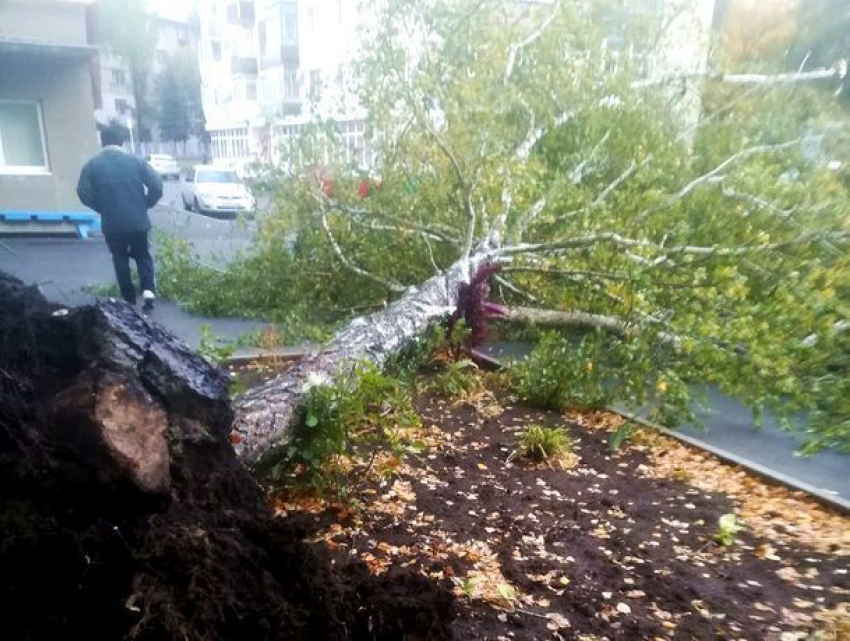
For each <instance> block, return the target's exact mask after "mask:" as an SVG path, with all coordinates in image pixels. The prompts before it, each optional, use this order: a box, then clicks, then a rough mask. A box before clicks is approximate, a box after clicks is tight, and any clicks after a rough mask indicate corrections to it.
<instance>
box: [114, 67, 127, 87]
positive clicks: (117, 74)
mask: <svg viewBox="0 0 850 641" xmlns="http://www.w3.org/2000/svg"><path fill="white" fill-rule="evenodd" d="M126 84H127V74H126V73H125V71H124V70H123V69H113V70H112V85H113V86H115V87H124V86H125V85H126Z"/></svg>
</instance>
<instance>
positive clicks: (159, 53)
mask: <svg viewBox="0 0 850 641" xmlns="http://www.w3.org/2000/svg"><path fill="white" fill-rule="evenodd" d="M156 61H157V63H158V64H159V65H160V66H162V67H164V66H165V65H166V64H168V53H167V52H166V51H163V50H162V49H157V50H156Z"/></svg>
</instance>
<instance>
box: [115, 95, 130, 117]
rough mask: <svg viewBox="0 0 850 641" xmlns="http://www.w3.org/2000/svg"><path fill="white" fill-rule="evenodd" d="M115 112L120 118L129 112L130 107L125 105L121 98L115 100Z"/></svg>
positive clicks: (125, 102)
mask: <svg viewBox="0 0 850 641" xmlns="http://www.w3.org/2000/svg"><path fill="white" fill-rule="evenodd" d="M115 111H117V112H118V113H119V114H121V115H122V116H123V115H124V114H126V113H127V112H128V111H130V105H129V104H127V101H126V100H124V99H123V98H116V99H115Z"/></svg>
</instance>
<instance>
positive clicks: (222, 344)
mask: <svg viewBox="0 0 850 641" xmlns="http://www.w3.org/2000/svg"><path fill="white" fill-rule="evenodd" d="M234 351H236V348H235V346H234V345H233V344H232V343H228V342H226V341H223V340H222V339H221V338H219V337H218V336H216V335H215V334H214V333H213V331H212V327H210V325H209V324H207V323H204V324H203V325H201V340H200V343H199V345H198V354H200V355H201V356H203V357H204V358H206V359H207V360H208V361H210V362H211V363H213V364H215V365H218V364H219V363H221V362H222V361H226V360H227V359H228V358H230V357H231V356H233V352H234Z"/></svg>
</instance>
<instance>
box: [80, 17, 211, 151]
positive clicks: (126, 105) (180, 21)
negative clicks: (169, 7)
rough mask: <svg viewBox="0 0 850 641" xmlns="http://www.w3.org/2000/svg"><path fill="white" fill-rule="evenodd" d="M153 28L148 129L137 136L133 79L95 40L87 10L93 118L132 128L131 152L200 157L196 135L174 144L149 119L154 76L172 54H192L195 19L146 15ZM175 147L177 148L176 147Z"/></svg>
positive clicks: (195, 41) (122, 63) (196, 29)
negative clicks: (95, 49)
mask: <svg viewBox="0 0 850 641" xmlns="http://www.w3.org/2000/svg"><path fill="white" fill-rule="evenodd" d="M150 21H151V22H150V24H151V28H152V29H153V31H154V39H155V44H154V49H153V53H152V59H151V67H150V73H149V76H148V87H147V96H148V99H147V102H148V103H150V104H149V105H148V107H149V109H148V118H147V120H148V122H146V123H145V125H146V126H147V127H148V131H147V132H145V134H144V135H140V133H139V132H138V131H136V129H137V127H136V124H135V121H134V114H135V111H136V98H135V95H134V93H133V78H132V74H131V72H130V68H129V66H128V65H127V64H126V62H125V61H124V60H122V59H121V57H120V56H117V55H114V54H113V53H111V52H110V51H109V48H108V47H106V46H104V45H103V43H101V42H100V41H99V37H98V30H97V20H96V18H95V13H94V9H92V10H91V11H90V12H89V34H90V41H91V44H93V45H95V46H97V47H98V55H97V58H96V64H95V65H94V68H93V79H94V85H95V119H96V120H97V122H98V123H99V124H101V125H106V124H108V123H109V122H111V121H115V120H117V121H118V122H120V123H122V124H124V125H126V126H128V127H130V128H132V129H133V132H132V133H133V136H134V139H133V141H132V143H131V144H132V146H133V148H134V151H135V152H137V153H140V154H149V153H170V154H173V155H181V156H189V157H201V156H202V155H203V154H204V152H205V150H204V148H203V144H202V141H201V139H200V138H198V137H196V136H192V137H190V139H189V140H188V141H187V142H186V144H184V145H183V144H181V145H179V146H178V145H177V144H176V143H174V142H173V141H165V140H163V138H162V136H161V134H160V131H159V129H158V128H157V127H156V123H155V122H152V119H151V118H150V115H151V109H150V107H151V106H153V103H154V101H155V95H154V88H155V83H156V78H157V76H158V75H159V74H160V73H162V71H163V70H165V69H166V68H167V67H168V65H169V64H170V61H171V60H172V58H173V57H175V56H178V55H183V54H189V55H196V52H197V50H198V41H199V38H200V33H199V27H198V24H197V21H196V20H194V19H193V18H191V17H186V18H178V17H163V16H158V15H151V16H150ZM178 147H179V149H178Z"/></svg>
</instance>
